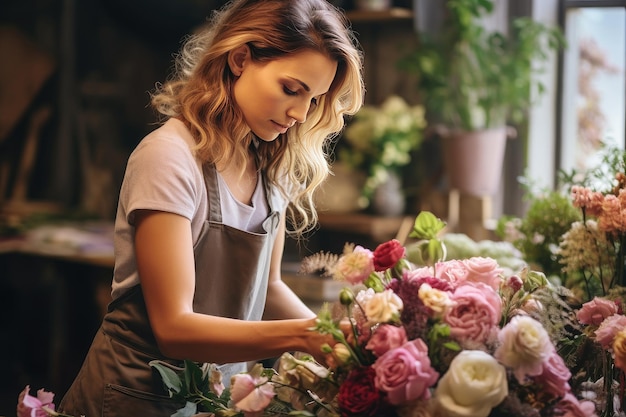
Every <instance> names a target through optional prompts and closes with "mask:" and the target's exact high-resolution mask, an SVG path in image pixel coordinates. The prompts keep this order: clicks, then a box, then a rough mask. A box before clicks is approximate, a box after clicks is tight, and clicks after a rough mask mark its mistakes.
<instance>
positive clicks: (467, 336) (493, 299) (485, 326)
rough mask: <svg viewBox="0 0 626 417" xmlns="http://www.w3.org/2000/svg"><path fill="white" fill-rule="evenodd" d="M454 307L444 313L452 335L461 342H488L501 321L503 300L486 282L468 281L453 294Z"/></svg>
mask: <svg viewBox="0 0 626 417" xmlns="http://www.w3.org/2000/svg"><path fill="white" fill-rule="evenodd" d="M451 301H453V303H454V306H453V307H452V308H450V309H449V310H448V311H447V312H446V315H445V316H444V321H445V322H446V323H448V324H449V325H450V334H451V335H452V337H453V338H455V339H457V340H458V341H460V342H465V341H475V342H479V343H485V342H486V341H487V340H488V339H489V337H490V336H491V335H492V334H493V332H494V330H495V328H496V326H497V324H498V323H499V321H500V315H501V313H502V300H501V299H500V296H499V295H498V293H497V292H496V291H494V290H493V288H491V287H490V286H488V285H487V284H484V283H480V282H479V283H470V282H468V283H466V284H464V285H461V286H460V287H458V288H457V289H456V290H455V291H454V293H453V294H452V296H451Z"/></svg>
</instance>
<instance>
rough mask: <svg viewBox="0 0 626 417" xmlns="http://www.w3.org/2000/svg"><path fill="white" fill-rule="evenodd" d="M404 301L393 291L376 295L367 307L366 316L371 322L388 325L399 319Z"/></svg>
mask: <svg viewBox="0 0 626 417" xmlns="http://www.w3.org/2000/svg"><path fill="white" fill-rule="evenodd" d="M402 306H403V304H402V299H401V298H400V297H398V296H397V295H396V294H395V293H394V292H393V291H392V290H385V291H383V292H379V293H376V294H374V296H373V297H372V298H371V299H370V300H369V301H368V302H367V304H366V305H365V315H366V316H367V319H368V320H369V321H370V322H373V323H388V322H390V321H393V320H395V319H397V318H398V316H399V314H400V310H402Z"/></svg>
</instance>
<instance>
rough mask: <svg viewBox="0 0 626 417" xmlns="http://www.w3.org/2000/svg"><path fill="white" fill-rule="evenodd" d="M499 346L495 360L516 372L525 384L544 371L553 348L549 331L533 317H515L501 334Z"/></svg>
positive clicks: (517, 376)
mask: <svg viewBox="0 0 626 417" xmlns="http://www.w3.org/2000/svg"><path fill="white" fill-rule="evenodd" d="M498 339H499V341H500V346H499V347H498V349H497V350H496V353H495V355H494V356H495V357H496V358H497V359H498V360H499V361H500V362H502V363H503V364H504V365H506V366H508V367H510V368H512V369H513V372H514V374H515V377H516V378H517V379H518V381H520V382H521V383H523V382H524V381H525V379H526V377H527V376H535V375H539V374H541V372H542V371H543V362H544V361H545V360H546V359H547V358H548V357H550V355H551V354H552V351H553V350H554V345H553V344H552V341H551V340H550V336H549V335H548V332H547V331H546V329H545V328H544V327H543V326H542V325H541V323H539V322H538V321H537V320H535V319H533V318H532V317H530V316H515V317H513V318H512V319H511V321H510V322H509V323H508V324H507V325H506V326H504V327H503V328H502V330H501V331H500V333H499V334H498Z"/></svg>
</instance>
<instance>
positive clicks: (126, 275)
mask: <svg viewBox="0 0 626 417" xmlns="http://www.w3.org/2000/svg"><path fill="white" fill-rule="evenodd" d="M194 145H195V142H194V140H193V137H192V136H191V133H190V132H189V131H188V130H187V128H186V127H185V125H184V124H183V123H182V122H181V121H180V120H178V119H170V120H168V121H167V122H166V123H164V124H163V125H162V126H161V127H159V128H158V129H156V130H154V131H153V132H151V133H150V134H148V135H147V136H146V137H145V138H144V139H143V140H142V141H141V142H140V143H139V145H138V146H137V148H135V150H134V151H133V152H132V154H131V155H130V158H129V159H128V163H127V166H126V172H125V174H124V180H123V182H122V187H121V189H120V196H119V202H118V207H117V216H116V219H115V236H114V244H115V269H114V274H113V283H112V289H111V295H112V297H113V299H116V298H117V297H119V296H120V295H121V294H123V293H124V292H125V291H126V290H127V289H129V288H132V287H133V286H135V285H137V284H138V283H139V276H138V274H137V263H136V259H135V249H134V245H133V241H134V235H135V227H134V224H135V213H136V210H159V211H166V212H170V213H175V214H178V215H181V216H183V217H185V218H187V219H189V220H190V221H191V233H192V239H193V243H194V244H195V243H196V241H197V240H198V237H199V235H200V232H201V230H202V226H203V224H204V222H205V220H207V215H208V197H207V192H206V185H205V182H204V176H203V173H202V164H201V162H200V161H199V160H198V159H197V158H196V157H195V156H194V154H193V153H192V151H191V147H193V146H194ZM261 177H262V176H261V175H259V180H258V182H257V186H256V190H255V192H254V195H253V197H252V205H250V206H248V205H246V204H243V203H241V202H239V201H237V200H236V199H235V198H234V197H233V196H232V194H231V193H230V190H229V189H228V186H227V185H226V183H225V181H224V180H223V179H222V178H221V176H220V175H219V173H218V184H219V193H220V201H221V210H222V222H223V223H224V224H227V225H229V226H232V227H236V228H238V229H242V230H246V231H250V232H260V231H261V230H262V228H261V224H262V222H263V221H264V220H265V219H266V218H267V216H268V213H269V207H268V205H267V199H266V197H265V194H266V193H265V187H263V185H262V184H263V182H262V180H261ZM283 208H284V207H274V210H283Z"/></svg>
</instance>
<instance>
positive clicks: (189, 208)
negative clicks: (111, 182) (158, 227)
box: [120, 134, 204, 225]
mask: <svg viewBox="0 0 626 417" xmlns="http://www.w3.org/2000/svg"><path fill="white" fill-rule="evenodd" d="M203 184H204V182H203V180H202V173H201V172H200V168H199V165H198V162H197V161H196V159H195V158H194V156H193V153H192V151H191V149H190V148H189V144H188V143H187V142H185V140H184V139H183V138H180V137H172V136H163V135H159V134H153V135H149V136H147V137H146V138H145V139H144V140H143V141H142V142H141V143H140V144H139V145H138V146H137V148H136V149H135V150H134V151H133V153H132V154H131V156H130V158H129V160H128V164H127V167H126V172H125V174H124V182H123V184H122V188H121V190H120V204H121V205H123V206H124V207H123V209H124V212H125V213H126V220H127V221H128V223H129V224H131V225H132V224H134V213H135V212H136V211H137V210H158V211H165V212H169V213H174V214H178V215H181V216H183V217H186V218H188V219H190V220H191V219H192V218H193V217H194V215H195V213H196V212H197V210H198V208H199V206H200V201H201V193H203V191H204V190H203V188H202V187H203Z"/></svg>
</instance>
